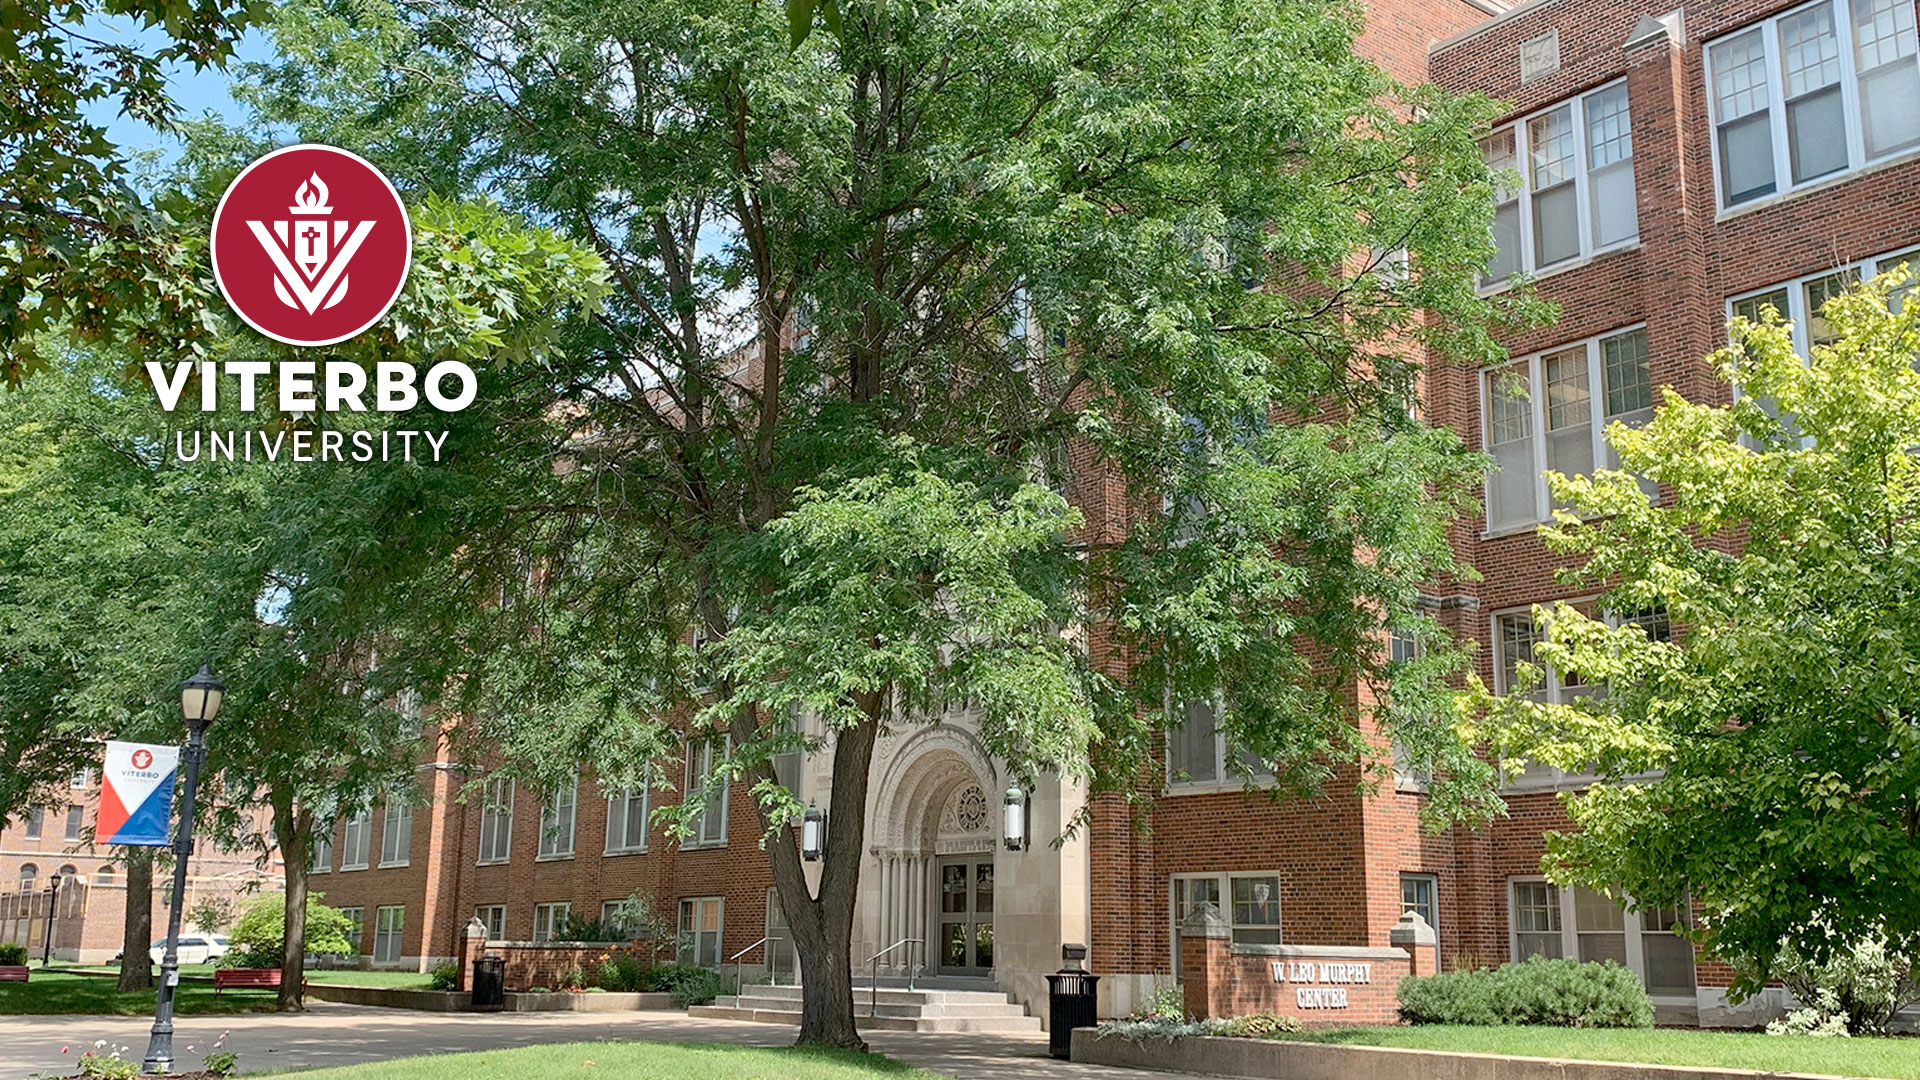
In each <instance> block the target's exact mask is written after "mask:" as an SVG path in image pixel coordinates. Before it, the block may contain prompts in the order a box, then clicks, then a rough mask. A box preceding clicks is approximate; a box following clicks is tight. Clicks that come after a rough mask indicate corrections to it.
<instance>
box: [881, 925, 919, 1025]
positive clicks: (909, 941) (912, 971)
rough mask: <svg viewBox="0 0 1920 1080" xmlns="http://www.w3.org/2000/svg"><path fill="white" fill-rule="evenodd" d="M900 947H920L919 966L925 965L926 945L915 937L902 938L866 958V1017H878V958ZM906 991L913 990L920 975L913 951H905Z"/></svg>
mask: <svg viewBox="0 0 1920 1080" xmlns="http://www.w3.org/2000/svg"><path fill="white" fill-rule="evenodd" d="M902 945H918V946H920V964H924V963H926V957H927V943H926V941H925V939H922V938H917V937H903V938H901V939H900V940H899V941H896V942H894V943H893V944H891V945H889V946H887V947H886V948H884V949H881V950H880V951H879V952H877V953H874V954H873V955H872V956H869V957H867V992H868V993H867V1015H868V1016H875V1015H878V1013H879V1009H880V958H881V957H883V956H885V955H887V954H888V953H890V952H892V951H893V950H895V949H897V948H899V947H900V946H902ZM907 961H908V967H907V989H909V990H911V989H913V980H914V978H915V977H916V976H918V975H919V974H920V964H915V963H913V950H911V949H909V950H907Z"/></svg>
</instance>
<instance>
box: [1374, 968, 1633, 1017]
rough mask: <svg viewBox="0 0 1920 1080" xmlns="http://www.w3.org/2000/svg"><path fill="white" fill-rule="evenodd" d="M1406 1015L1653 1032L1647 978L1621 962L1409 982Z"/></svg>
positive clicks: (1404, 989) (1403, 1000)
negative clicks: (1644, 982) (1643, 983)
mask: <svg viewBox="0 0 1920 1080" xmlns="http://www.w3.org/2000/svg"><path fill="white" fill-rule="evenodd" d="M1400 1016H1401V1018H1402V1019H1404V1020H1406V1021H1407V1022H1408V1023H1410V1024H1551V1025H1556V1026H1560V1027H1589V1028H1597V1027H1625V1028H1644V1027H1652V1026H1653V1003H1652V1002H1651V1001H1649V1000H1647V991H1646V990H1645V988H1643V987H1642V986H1641V985H1640V979H1639V978H1638V977H1637V976H1635V975H1634V973H1633V972H1631V971H1629V970H1627V969H1626V968H1623V967H1621V966H1620V965H1619V964H1615V963H1613V962H1611V961H1608V962H1606V963H1602V964H1591V963H1581V962H1580V961H1578V960H1549V959H1547V958H1545V957H1540V956H1535V957H1531V958H1529V959H1527V960H1525V961H1523V962H1521V963H1518V964H1507V965H1505V966H1502V967H1497V968H1482V969H1480V970H1478V971H1449V972H1444V973H1442V974H1439V975H1423V976H1415V977H1413V978H1409V979H1404V980H1402V981H1401V983H1400Z"/></svg>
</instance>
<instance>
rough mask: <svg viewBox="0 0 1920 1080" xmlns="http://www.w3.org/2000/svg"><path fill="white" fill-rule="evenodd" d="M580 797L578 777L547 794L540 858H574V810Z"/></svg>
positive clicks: (542, 815) (541, 830) (543, 810)
mask: <svg viewBox="0 0 1920 1080" xmlns="http://www.w3.org/2000/svg"><path fill="white" fill-rule="evenodd" d="M579 797H580V778H579V777H578V776H575V777H574V778H573V779H571V780H569V781H568V782H567V783H565V784H562V785H560V786H559V787H557V788H554V789H553V790H552V791H550V792H548V793H547V802H546V805H545V806H544V807H542V808H541V810H540V856H539V857H540V858H542V859H570V858H572V857H573V822H574V817H575V814H574V810H575V808H576V806H577V805H578V803H579Z"/></svg>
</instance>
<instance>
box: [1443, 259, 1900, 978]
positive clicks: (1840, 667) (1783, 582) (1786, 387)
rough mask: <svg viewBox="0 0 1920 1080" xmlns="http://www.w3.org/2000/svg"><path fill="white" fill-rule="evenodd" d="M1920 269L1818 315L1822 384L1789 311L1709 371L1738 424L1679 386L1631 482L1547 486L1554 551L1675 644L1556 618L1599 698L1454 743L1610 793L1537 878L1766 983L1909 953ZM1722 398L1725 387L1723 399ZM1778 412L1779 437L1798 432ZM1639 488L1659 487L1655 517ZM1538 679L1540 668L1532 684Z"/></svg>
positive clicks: (1738, 341)
mask: <svg viewBox="0 0 1920 1080" xmlns="http://www.w3.org/2000/svg"><path fill="white" fill-rule="evenodd" d="M1912 280H1913V279H1912V275H1911V271H1910V270H1909V271H1905V272H1895V273H1890V274H1887V275H1883V276H1882V277H1881V278H1880V279H1879V280H1877V281H1873V282H1866V283H1862V284H1861V285H1860V286H1859V287H1857V288H1853V289H1850V290H1848V291H1847V292H1846V293H1845V294H1843V295H1841V296H1839V297H1836V298H1834V299H1832V300H1829V301H1827V303H1826V305H1825V308H1824V311H1823V313H1822V314H1823V317H1824V320H1825V323H1826V328H1827V330H1828V332H1830V333H1831V334H1832V335H1834V337H1833V340H1831V342H1830V343H1827V344H1820V345H1815V346H1814V347H1813V350H1812V357H1811V361H1810V362H1808V361H1803V360H1802V359H1801V358H1800V357H1799V356H1797V355H1796V354H1795V353H1794V350H1793V344H1792V339H1791V336H1790V333H1789V327H1788V326H1787V324H1785V323H1784V322H1782V321H1780V320H1779V319H1778V317H1777V316H1776V315H1774V314H1772V313H1769V314H1768V317H1767V318H1766V319H1765V320H1763V321H1762V322H1759V323H1751V322H1748V321H1746V320H1745V319H1735V320H1734V321H1733V323H1732V326H1731V328H1730V334H1731V339H1732V344H1731V346H1729V347H1728V348H1726V349H1724V350H1721V351H1720V352H1718V353H1717V354H1715V356H1714V360H1715V362H1716V364H1717V365H1718V370H1719V373H1720V376H1721V378H1722V379H1723V380H1724V381H1725V382H1727V383H1729V384H1734V385H1737V386H1739V388H1740V393H1739V396H1738V400H1736V401H1735V402H1734V403H1733V404H1731V405H1711V404H1701V403H1695V402H1691V401H1688V400H1686V399H1684V398H1682V397H1680V396H1679V394H1677V393H1676V392H1674V391H1673V390H1672V389H1671V388H1667V389H1665V390H1663V393H1662V402H1661V404H1660V406H1659V408H1658V409H1657V411H1656V413H1655V416H1654V419H1653V420H1652V421H1651V422H1650V423H1649V424H1647V425H1646V426H1645V427H1644V428H1641V429H1639V430H1632V429H1628V428H1625V427H1623V426H1621V425H1614V426H1613V427H1612V428H1610V429H1609V431H1608V433H1607V435H1608V439H1609V440H1610V441H1611V443H1612V444H1613V446H1614V447H1615V448H1616V450H1617V451H1618V454H1619V457H1620V460H1621V463H1622V466H1623V468H1624V469H1625V470H1626V471H1625V472H1612V471H1608V470H1600V471H1598V472H1596V473H1595V474H1594V475H1593V476H1591V477H1573V478H1568V477H1560V476H1550V477H1549V483H1550V486H1551V488H1552V490H1553V493H1554V498H1555V500H1556V501H1557V502H1559V503H1562V504H1564V505H1565V506H1566V507H1567V509H1566V510H1565V511H1563V512H1561V513H1558V514H1557V515H1556V521H1555V524H1554V525H1552V526H1550V527H1548V528H1546V529H1544V530H1543V531H1542V535H1543V537H1544V538H1545V540H1546V542H1547V544H1548V545H1549V547H1550V548H1552V549H1553V550H1554V551H1556V552H1559V553H1563V554H1566V555H1568V556H1570V557H1571V558H1572V559H1573V561H1575V563H1576V565H1577V567H1578V568H1577V569H1574V570H1569V571H1567V572H1566V573H1565V574H1564V579H1565V580H1566V581H1567V582H1568V583H1569V584H1575V583H1586V584H1588V585H1589V586H1599V587H1603V588H1605V589H1606V592H1605V594H1604V595H1603V596H1602V597H1601V599H1600V601H1599V604H1598V605H1597V607H1598V608H1599V609H1603V610H1610V611H1615V612H1635V611H1645V610H1649V609H1654V608H1662V609H1664V610H1665V612H1666V615H1667V617H1668V618H1669V619H1670V620H1671V623H1672V626H1673V627H1674V630H1675V632H1674V640H1672V641H1662V640H1651V639H1649V637H1648V636H1647V635H1646V634H1645V633H1644V632H1643V631H1642V630H1641V629H1640V628H1639V627H1638V626H1636V625H1633V624H1631V623H1628V624H1625V625H1621V626H1620V627H1618V628H1617V629H1615V628H1609V627H1608V626H1607V625H1606V624H1605V623H1603V622H1602V621H1600V620H1598V619H1597V618H1595V617H1593V614H1597V612H1596V613H1583V612H1581V611H1577V610H1575V609H1574V608H1572V607H1570V606H1568V605H1565V604H1561V605H1556V606H1555V607H1553V608H1551V609H1543V610H1542V611H1541V612H1540V613H1539V614H1540V616H1541V617H1543V618H1544V619H1545V620H1546V632H1547V636H1548V639H1549V640H1548V641H1546V642H1544V643H1543V644H1541V645H1540V646H1539V647H1538V649H1537V655H1538V656H1539V657H1540V658H1541V660H1542V661H1543V662H1544V663H1547V664H1551V665H1553V667H1554V668H1555V669H1556V671H1557V672H1559V673H1563V674H1574V675H1578V676H1579V678H1580V680H1581V681H1582V682H1583V683H1586V684H1588V685H1601V686H1606V687H1607V688H1608V692H1607V693H1606V694H1605V695H1597V694H1596V695H1591V696H1584V697H1579V698H1576V699H1574V700H1573V701H1572V702H1570V703H1567V704H1563V705H1542V704H1539V703H1536V702H1533V701H1530V700H1528V699H1526V698H1525V697H1523V696H1521V695H1509V696H1507V697H1504V698H1500V697H1494V696H1493V695H1491V694H1488V693H1486V692H1485V688H1484V686H1480V685H1479V684H1478V683H1477V681H1476V682H1475V686H1476V692H1477V695H1478V700H1477V702H1476V703H1475V705H1476V707H1478V708H1481V709H1484V715H1473V714H1471V713H1468V714H1466V715H1464V716H1463V722H1462V725H1461V726H1462V730H1463V732H1464V733H1465V734H1466V735H1467V736H1468V737H1470V738H1474V739H1479V740H1484V741H1485V742H1487V743H1488V744H1490V745H1491V746H1492V747H1494V748H1495V750H1496V752H1497V753H1498V754H1499V755H1500V756H1503V757H1505V758H1507V759H1508V760H1509V761H1510V762H1513V761H1521V760H1525V761H1534V762H1539V763H1542V764H1546V765H1550V766H1554V767H1558V768H1562V769H1566V770H1568V771H1573V772H1581V771H1587V770H1589V769H1592V770H1595V771H1597V772H1598V773H1599V774H1600V776H1601V779H1600V781H1599V782H1598V783H1595V784H1594V785H1592V786H1591V787H1590V788H1588V789H1587V790H1586V791H1585V792H1584V793H1581V794H1578V795H1574V796H1572V797H1571V798H1570V799H1569V800H1568V810H1569V812H1570V813H1571V815H1572V817H1573V819H1574V822H1575V823H1576V824H1577V825H1578V826H1579V828H1578V830H1577V831H1572V832H1569V833H1567V834H1566V835H1561V836H1550V837H1549V839H1548V856H1547V858H1546V860H1545V862H1544V863H1543V866H1544V868H1545V870H1546V871H1547V872H1548V873H1549V874H1550V875H1552V876H1553V877H1555V878H1556V879H1557V880H1560V881H1562V882H1565V883H1580V884H1586V885H1589V886H1590V887H1595V888H1606V889H1611V890H1616V891H1618V892H1623V893H1624V894H1626V895H1628V896H1631V897H1633V898H1634V899H1635V900H1636V901H1637V902H1639V903H1642V904H1658V905H1667V906H1674V905H1686V904H1689V903H1692V904H1693V905H1696V906H1697V907H1698V908H1699V909H1700V911H1701V918H1700V919H1699V920H1698V924H1699V925H1698V928H1697V929H1696V930H1694V931H1690V935H1691V936H1692V937H1694V938H1695V939H1696V940H1700V941H1703V942H1704V943H1705V944H1706V945H1707V946H1708V947H1709V948H1710V949H1711V950H1712V951H1713V952H1714V953H1716V954H1718V955H1719V956H1721V957H1724V958H1726V959H1728V960H1729V961H1731V962H1733V963H1734V964H1736V965H1737V966H1738V967H1739V969H1740V977H1739V979H1738V980H1737V981H1736V982H1735V983H1734V985H1733V986H1732V987H1731V993H1732V994H1733V995H1734V996H1736V997H1738V996H1740V995H1742V994H1745V993H1751V992H1753V991H1756V990H1758V989H1759V988H1760V987H1761V986H1763V985H1764V984H1765V982H1766V980H1767V978H1768V977H1769V973H1770V972H1771V970H1772V968H1773V966H1774V963H1775V959H1776V956H1777V955H1778V954H1779V952H1780V950H1781V948H1782V946H1783V943H1786V944H1788V945H1790V946H1791V947H1792V948H1793V950H1794V951H1795V952H1796V953H1797V954H1798V955H1799V956H1801V957H1804V958H1806V960H1807V961H1808V962H1812V963H1815V964H1824V963H1826V962H1828V961H1829V960H1831V959H1832V958H1833V957H1835V956H1837V955H1842V954H1844V953H1845V952H1847V951H1848V950H1850V949H1851V948H1852V947H1853V942H1852V939H1850V938H1848V937H1843V936H1841V935H1838V934H1834V933H1830V932H1828V931H1827V930H1825V929H1824V928H1825V927H1829V926H1831V927H1849V928H1863V927H1873V928H1877V929H1878V930H1879V931H1882V932H1884V934H1885V936H1886V948H1887V950H1888V952H1889V954H1890V955H1893V956H1899V957H1913V956H1920V908H1916V907H1915V905H1914V904H1913V903H1912V897H1913V896H1914V894H1915V892H1916V890H1920V829H1917V828H1916V822H1917V821H1920V811H1916V807H1920V723H1916V721H1917V720H1920V714H1916V712H1915V708H1914V705H1913V703H1914V702H1915V701H1917V700H1920V513H1916V511H1920V461H1917V460H1916V458H1915V456H1914V455H1913V453H1912V447H1914V446H1915V445H1920V372H1916V370H1915V368H1914V362H1913V359H1914V356H1915V355H1916V354H1920V304H1916V303H1914V302H1913V301H1912V299H1910V298H1908V299H1906V300H1905V302H1904V304H1902V303H1901V298H1902V294H1903V293H1904V294H1907V295H1908V296H1909V297H1910V295H1911V290H1912V287H1913V286H1912ZM1722 393H1723V394H1724V391H1722ZM1780 417H1786V418H1789V419H1788V420H1787V421H1785V422H1783V421H1782V420H1781V419H1780ZM1629 473H1632V474H1638V475H1640V476H1644V477H1647V478H1649V479H1652V480H1656V481H1658V482H1659V484H1660V486H1661V492H1662V494H1661V498H1660V500H1659V502H1658V503H1654V502H1651V501H1649V499H1648V498H1647V496H1646V494H1645V492H1644V491H1642V489H1641V488H1640V486H1639V485H1638V484H1637V483H1636V482H1635V480H1634V478H1633V476H1631V475H1629ZM1530 674H1531V675H1532V676H1533V677H1538V674H1539V673H1538V671H1537V670H1535V671H1533V672H1531V673H1530Z"/></svg>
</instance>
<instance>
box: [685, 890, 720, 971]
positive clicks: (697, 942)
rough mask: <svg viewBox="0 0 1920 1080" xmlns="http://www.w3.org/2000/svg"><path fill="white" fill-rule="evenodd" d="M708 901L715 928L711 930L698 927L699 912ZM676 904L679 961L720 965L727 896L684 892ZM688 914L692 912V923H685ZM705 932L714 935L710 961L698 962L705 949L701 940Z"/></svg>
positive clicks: (699, 921)
mask: <svg viewBox="0 0 1920 1080" xmlns="http://www.w3.org/2000/svg"><path fill="white" fill-rule="evenodd" d="M708 905H712V910H713V926H714V928H713V929H712V930H701V929H699V928H698V927H699V925H700V923H701V922H703V921H704V919H703V917H702V913H703V912H704V911H705V910H706V909H707V906H708ZM675 907H676V908H677V910H678V913H679V914H678V916H677V930H678V935H679V939H680V947H679V950H678V958H679V961H680V963H682V964H689V965H692V966H696V967H713V968H716V969H717V968H718V967H719V966H720V963H721V960H722V956H721V953H722V951H723V949H724V945H725V942H726V940H727V937H726V934H727V901H726V898H725V897H720V896H683V897H681V898H680V902H679V903H678V904H677V905H675ZM689 914H691V916H692V918H691V922H692V924H693V925H692V926H691V927H689V926H688V922H689V918H688V916H689ZM707 934H712V935H713V942H712V945H713V951H712V956H713V963H712V964H703V963H701V954H702V953H703V952H704V951H705V950H706V945H705V944H704V943H703V942H702V941H701V938H702V937H704V936H705V935H707Z"/></svg>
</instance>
